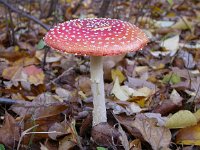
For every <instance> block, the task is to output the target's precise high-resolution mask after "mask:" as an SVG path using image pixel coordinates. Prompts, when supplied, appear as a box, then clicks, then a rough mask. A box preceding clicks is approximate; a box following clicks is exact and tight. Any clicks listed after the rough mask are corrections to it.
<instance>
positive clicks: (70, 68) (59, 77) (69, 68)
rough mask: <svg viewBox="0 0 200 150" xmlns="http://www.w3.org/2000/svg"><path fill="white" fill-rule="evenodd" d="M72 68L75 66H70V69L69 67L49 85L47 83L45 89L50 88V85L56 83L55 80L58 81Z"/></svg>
mask: <svg viewBox="0 0 200 150" xmlns="http://www.w3.org/2000/svg"><path fill="white" fill-rule="evenodd" d="M74 67H75V65H74V66H72V67H70V68H69V69H67V70H65V71H64V72H63V73H62V74H61V75H59V76H58V77H57V78H55V79H53V80H52V81H51V82H50V83H48V84H47V87H48V86H50V85H51V83H53V84H56V81H57V80H59V79H60V78H61V77H62V76H64V75H65V74H66V73H68V72H69V71H71V70H73V69H74Z"/></svg>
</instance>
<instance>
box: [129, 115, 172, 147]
mask: <svg viewBox="0 0 200 150" xmlns="http://www.w3.org/2000/svg"><path fill="white" fill-rule="evenodd" d="M131 126H132V127H135V128H137V129H138V130H139V131H140V133H141V134H142V137H143V138H144V139H145V141H147V142H148V143H149V144H150V145H151V147H152V149H154V150H158V149H161V148H168V146H169V144H170V141H171V132H170V130H169V129H167V128H165V127H158V126H157V125H156V121H155V120H154V119H149V118H147V117H146V116H145V115H143V114H138V115H136V118H135V120H134V121H133V123H132V124H131Z"/></svg>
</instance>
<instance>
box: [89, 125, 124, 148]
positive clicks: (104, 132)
mask: <svg viewBox="0 0 200 150" xmlns="http://www.w3.org/2000/svg"><path fill="white" fill-rule="evenodd" d="M92 138H93V140H94V141H95V143H97V144H98V145H101V146H107V147H113V146H117V145H121V140H120V139H121V134H120V132H119V131H118V130H117V129H115V128H114V127H112V126H110V125H109V124H107V123H100V124H98V125H96V126H94V127H93V129H92Z"/></svg>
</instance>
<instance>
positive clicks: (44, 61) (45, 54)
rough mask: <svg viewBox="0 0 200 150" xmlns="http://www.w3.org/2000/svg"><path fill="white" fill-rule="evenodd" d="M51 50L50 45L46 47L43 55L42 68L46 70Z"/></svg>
mask: <svg viewBox="0 0 200 150" xmlns="http://www.w3.org/2000/svg"><path fill="white" fill-rule="evenodd" d="M48 52H49V47H46V46H45V48H44V57H43V61H42V69H43V70H45V65H46V58H47V54H48Z"/></svg>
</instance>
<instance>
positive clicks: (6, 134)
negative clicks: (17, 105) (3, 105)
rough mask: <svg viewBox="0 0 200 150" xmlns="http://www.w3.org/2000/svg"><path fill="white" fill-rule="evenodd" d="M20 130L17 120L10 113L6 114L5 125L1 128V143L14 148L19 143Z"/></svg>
mask: <svg viewBox="0 0 200 150" xmlns="http://www.w3.org/2000/svg"><path fill="white" fill-rule="evenodd" d="M19 131H20V128H19V127H18V126H17V124H16V121H15V119H14V118H13V117H12V116H11V115H10V114H8V113H6V114H5V123H4V124H3V126H2V127H1V128H0V143H2V144H4V145H6V146H8V147H10V148H12V147H13V146H14V145H15V144H16V141H19V137H20V132H19Z"/></svg>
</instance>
